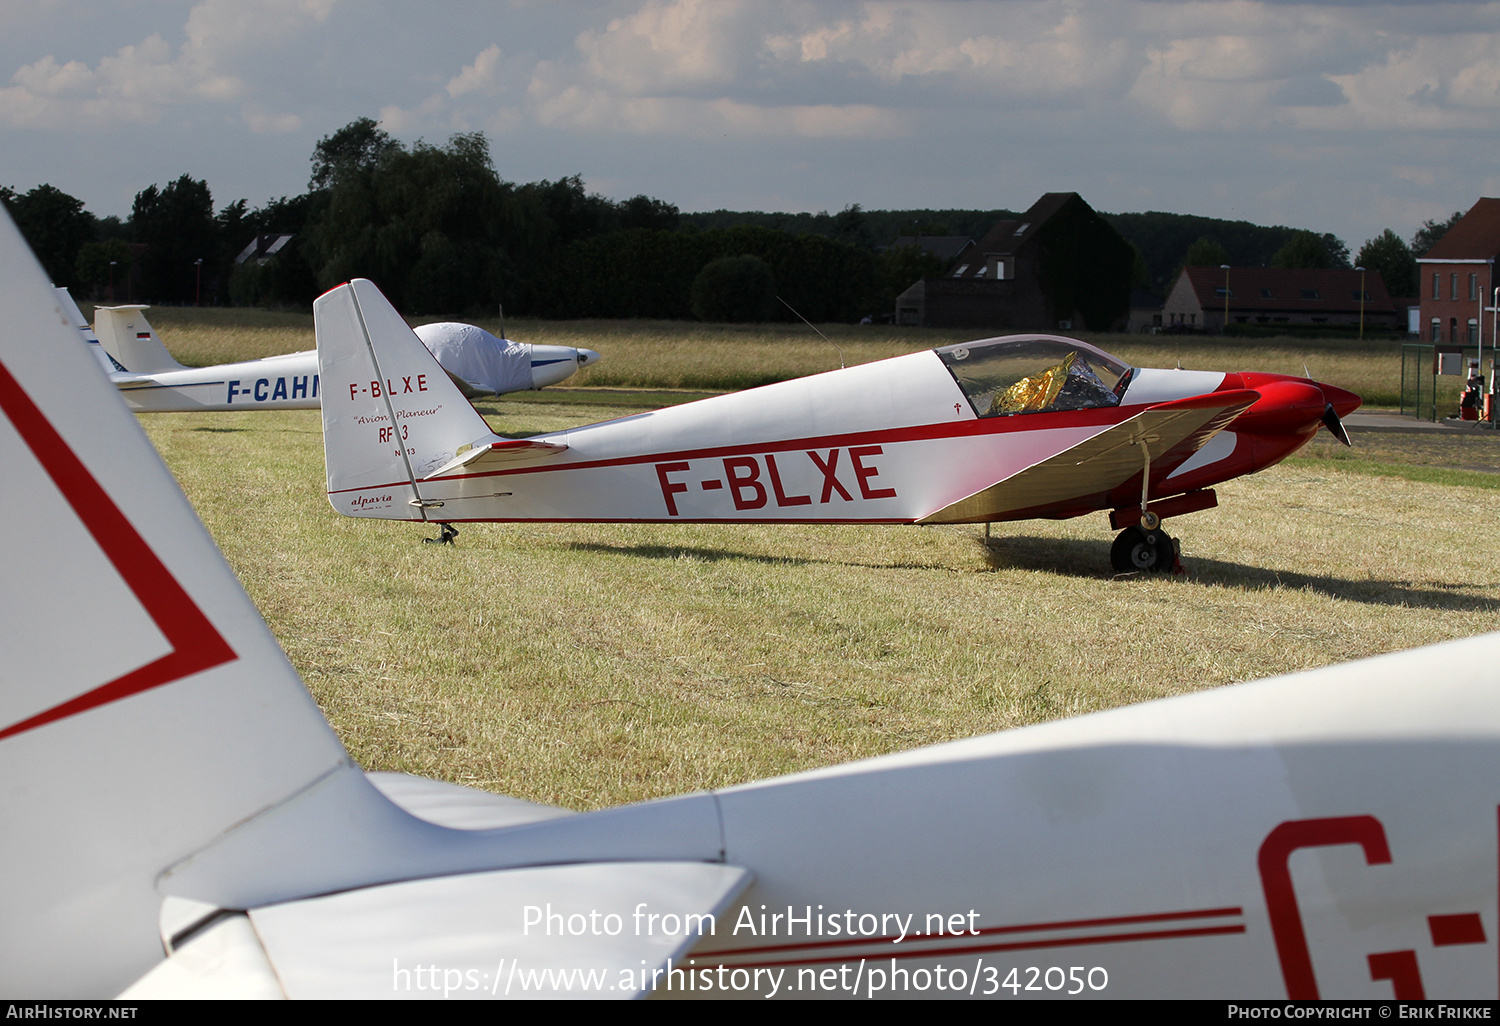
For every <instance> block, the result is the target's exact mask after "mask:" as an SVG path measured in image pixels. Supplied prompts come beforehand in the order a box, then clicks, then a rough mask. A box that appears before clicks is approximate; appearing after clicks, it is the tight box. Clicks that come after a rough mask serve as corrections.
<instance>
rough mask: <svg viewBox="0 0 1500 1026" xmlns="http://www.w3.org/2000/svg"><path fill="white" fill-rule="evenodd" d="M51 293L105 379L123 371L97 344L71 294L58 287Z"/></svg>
mask: <svg viewBox="0 0 1500 1026" xmlns="http://www.w3.org/2000/svg"><path fill="white" fill-rule="evenodd" d="M53 291H54V292H56V293H57V302H58V305H60V306H61V307H62V310H63V313H64V314H65V315H67V317H68V319H69V320H70V321H71V322H72V324H73V327H75V328H77V329H78V334H79V336H81V337H82V338H83V344H84V345H86V346H88V350H89V353H90V354H91V355H92V356H93V358H94V360H95V362H97V363H98V364H99V369H100V370H102V371H103V372H104V375H105V377H108V376H109V375H111V374H115V373H118V372H120V371H123V370H124V369H125V368H124V367H121V366H120V364H119V362H118V361H116V360H115V358H114V357H113V356H110V355H109V354H108V353H106V352H105V351H104V347H103V346H101V345H100V344H99V336H98V335H95V334H94V329H93V328H91V327H89V322H88V320H87V319H85V318H84V316H83V311H82V310H80V309H78V304H77V303H75V302H73V294H72V293H71V292H69V291H68V290H67V289H65V288H62V287H60V286H59V287H56V288H54V289H53Z"/></svg>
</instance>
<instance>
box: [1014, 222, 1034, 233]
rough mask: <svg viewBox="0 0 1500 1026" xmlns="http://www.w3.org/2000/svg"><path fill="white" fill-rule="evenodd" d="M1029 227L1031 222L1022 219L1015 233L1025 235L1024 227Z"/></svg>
mask: <svg viewBox="0 0 1500 1026" xmlns="http://www.w3.org/2000/svg"><path fill="white" fill-rule="evenodd" d="M1030 227H1031V222H1030V221H1023V222H1022V223H1021V227H1019V228H1017V229H1016V234H1017V235H1025V234H1026V229H1028V228H1030Z"/></svg>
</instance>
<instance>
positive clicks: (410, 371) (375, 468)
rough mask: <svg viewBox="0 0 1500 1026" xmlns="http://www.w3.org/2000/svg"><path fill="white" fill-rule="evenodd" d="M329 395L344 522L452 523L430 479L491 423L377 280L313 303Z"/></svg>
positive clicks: (334, 497)
mask: <svg viewBox="0 0 1500 1026" xmlns="http://www.w3.org/2000/svg"><path fill="white" fill-rule="evenodd" d="M313 323H314V326H315V327H316V329H317V336H318V373H319V375H320V380H321V381H322V392H323V455H324V459H325V462H326V465H327V471H328V499H329V502H331V503H332V504H333V508H334V509H336V510H338V511H339V512H340V513H343V514H345V515H346V516H361V517H379V518H382V519H386V520H432V521H440V520H445V519H447V518H446V517H444V516H443V515H442V513H441V510H440V508H439V505H440V504H434V503H432V502H431V501H430V500H428V499H425V498H424V497H423V494H422V492H423V485H422V481H423V479H424V478H425V477H426V476H427V475H429V474H431V473H432V472H433V471H435V470H437V469H438V468H439V467H441V466H443V465H444V464H446V463H448V462H449V461H451V460H452V459H453V458H454V457H455V456H456V455H457V454H459V453H460V452H463V451H467V450H468V449H469V448H471V447H473V446H474V445H475V444H476V443H479V444H485V443H488V442H490V441H492V440H494V439H495V436H494V433H493V432H491V431H490V429H489V425H487V424H486V423H485V422H484V418H483V417H481V416H480V415H479V413H478V411H476V410H475V409H474V407H473V406H471V405H470V404H469V401H468V400H467V399H465V398H464V396H463V393H462V392H460V391H459V389H458V386H457V385H455V384H454V383H453V380H452V379H451V378H450V377H449V376H448V373H447V372H446V371H444V370H443V368H442V366H441V365H440V364H439V363H438V362H437V360H436V359H435V358H434V357H433V355H432V354H431V353H430V352H428V350H427V347H426V346H424V345H423V344H422V342H421V340H420V339H419V338H417V336H416V334H415V333H414V332H413V331H412V329H411V328H410V326H408V325H407V323H406V321H405V320H404V319H403V318H402V317H401V315H400V314H399V313H397V312H396V308H395V307H393V306H391V304H390V302H389V301H388V300H387V299H386V298H385V296H383V295H381V293H380V290H379V289H378V288H376V287H375V284H374V282H371V281H369V280H367V279H364V278H356V279H355V280H353V281H351V282H348V283H347V284H344V285H340V286H339V287H338V288H336V289H333V290H331V291H329V292H326V293H324V294H323V295H322V296H320V297H318V299H317V301H316V302H314V303H313Z"/></svg>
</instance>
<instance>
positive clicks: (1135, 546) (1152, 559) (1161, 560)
mask: <svg viewBox="0 0 1500 1026" xmlns="http://www.w3.org/2000/svg"><path fill="white" fill-rule="evenodd" d="M1109 561H1110V563H1111V564H1112V565H1113V566H1114V568H1115V569H1116V570H1117V571H1119V572H1120V573H1131V572H1134V571H1139V570H1149V571H1154V572H1157V573H1165V572H1166V571H1169V570H1171V569H1172V568H1173V567H1174V566H1175V565H1176V563H1177V548H1176V546H1175V545H1173V543H1172V538H1171V536H1170V535H1168V534H1167V532H1166V531H1163V530H1160V529H1157V530H1155V531H1147V530H1145V529H1143V528H1140V527H1127V528H1126V529H1125V530H1123V531H1121V532H1120V534H1119V537H1117V538H1116V539H1115V543H1114V544H1113V545H1111V546H1110V548H1109Z"/></svg>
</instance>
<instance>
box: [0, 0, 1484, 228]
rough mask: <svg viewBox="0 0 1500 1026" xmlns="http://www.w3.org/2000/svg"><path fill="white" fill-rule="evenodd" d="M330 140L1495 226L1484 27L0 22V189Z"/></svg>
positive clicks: (295, 165) (1162, 19)
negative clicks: (342, 137)
mask: <svg viewBox="0 0 1500 1026" xmlns="http://www.w3.org/2000/svg"><path fill="white" fill-rule="evenodd" d="M359 117H372V118H376V119H377V120H378V121H379V122H380V123H381V126H382V127H383V128H384V129H385V130H386V131H388V132H389V133H391V135H393V136H394V137H396V138H397V139H400V140H402V141H403V142H407V143H410V142H413V141H415V140H417V139H425V140H426V141H428V142H431V143H442V142H446V141H447V139H448V138H449V137H450V136H452V135H453V134H454V133H457V132H474V131H482V132H484V133H485V135H486V136H487V137H488V139H489V142H490V147H491V153H492V155H493V157H494V162H495V167H496V170H497V171H498V172H499V174H500V175H501V177H502V178H504V179H506V180H508V181H513V182H529V181H536V180H539V179H557V178H561V177H564V176H567V175H574V174H577V175H580V176H581V177H582V178H583V180H584V182H585V183H586V185H587V187H588V188H589V190H590V191H593V192H599V193H602V194H603V195H605V196H608V197H610V198H612V199H617V200H618V199H625V198H628V197H630V196H634V195H637V194H640V193H645V194H647V195H650V196H654V197H657V198H659V199H663V200H666V201H667V202H669V203H674V204H676V205H677V206H678V207H679V208H681V209H682V210H684V211H702V210H714V209H720V208H726V209H731V210H779V211H819V210H828V211H837V210H840V209H842V208H844V207H846V206H848V205H849V204H851V203H858V204H860V205H861V206H863V207H865V208H866V209H908V208H920V207H931V208H945V207H950V208H976V209H990V208H1009V209H1014V210H1023V209H1025V208H1026V207H1028V206H1030V205H1031V204H1032V203H1033V202H1034V201H1035V200H1036V199H1037V198H1038V197H1039V196H1040V195H1041V194H1042V193H1045V192H1062V191H1075V192H1078V193H1080V194H1081V195H1082V196H1083V198H1084V199H1085V200H1087V201H1088V202H1089V203H1090V204H1091V205H1092V206H1093V207H1094V208H1095V209H1097V210H1102V211H1108V212H1114V213H1119V212H1135V211H1145V210H1164V211H1170V212H1174V213H1185V214H1200V215H1205V216H1210V217H1222V218H1231V219H1242V220H1247V221H1252V222H1255V223H1258V224H1286V225H1292V226H1295V227H1299V228H1310V229H1312V230H1314V231H1317V232H1320V233H1321V232H1332V233H1334V234H1336V235H1338V236H1339V237H1340V238H1342V239H1343V240H1345V241H1346V242H1347V243H1349V245H1350V249H1351V251H1353V250H1356V249H1358V247H1359V245H1360V243H1361V242H1363V241H1364V240H1365V239H1368V238H1372V237H1374V236H1377V235H1379V233H1380V232H1381V231H1382V230H1383V229H1385V228H1392V229H1394V230H1395V231H1396V232H1397V233H1398V234H1400V235H1401V236H1403V237H1406V238H1409V237H1410V236H1411V234H1412V233H1413V232H1414V231H1415V230H1416V229H1417V228H1418V227H1419V226H1420V225H1421V223H1422V222H1423V221H1424V220H1428V219H1441V218H1444V217H1446V216H1448V215H1449V214H1451V213H1452V212H1453V211H1455V210H1467V209H1468V208H1469V207H1470V206H1472V205H1473V203H1474V201H1475V200H1476V199H1478V198H1479V197H1480V196H1483V195H1490V196H1495V195H1500V162H1497V157H1500V153H1497V146H1500V132H1497V129H1500V3H1420V2H1407V3H1390V4H1380V3H1363V2H1351V3H1322V4H1300V3H1283V2H1268V0H1227V2H1212V3H1203V2H1183V0H1109V2H1103V0H917V2H898V0H890V2H887V0H870V2H860V0H577V2H572V0H552V2H547V0H438V2H435V3H420V4H419V3H411V2H398V0H202V2H199V3H189V2H184V0H0V185H9V186H12V187H14V188H17V189H19V190H21V191H25V190H27V189H30V188H31V187H33V186H35V185H38V184H40V183H42V182H47V183H50V184H52V185H54V186H56V187H57V188H60V189H62V190H63V191H65V192H68V193H71V194H72V195H74V196H77V197H78V198H80V199H82V200H83V201H84V202H85V203H86V204H87V206H88V209H89V210H91V211H92V212H94V213H95V214H98V215H100V216H107V215H111V214H114V215H120V216H126V215H128V214H129V212H130V206H131V201H132V199H133V198H134V196H135V194H136V193H137V192H138V191H140V190H142V189H144V188H145V187H147V186H148V185H152V184H157V185H165V184H166V183H167V182H170V181H172V180H174V179H176V178H177V177H179V176H180V175H182V174H184V173H186V174H189V175H191V176H193V177H194V178H202V179H206V180H207V181H208V184H209V187H210V189H211V190H212V191H213V195H214V200H215V204H216V206H219V207H222V206H224V205H225V204H227V203H229V202H231V201H233V200H236V199H240V198H245V199H247V200H248V201H249V203H250V205H251V206H252V207H255V206H258V205H260V204H262V203H264V202H265V201H266V200H268V199H271V198H274V197H278V196H282V195H296V194H298V193H301V192H303V191H305V190H306V188H307V178H308V173H309V170H310V163H309V157H310V156H311V154H312V150H313V146H314V145H315V144H316V143H317V141H318V140H319V139H321V138H323V137H324V136H326V135H328V134H330V133H332V132H334V131H337V130H338V129H339V128H341V127H343V126H344V125H346V124H348V123H349V122H350V121H353V120H354V119H356V118H359Z"/></svg>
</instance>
